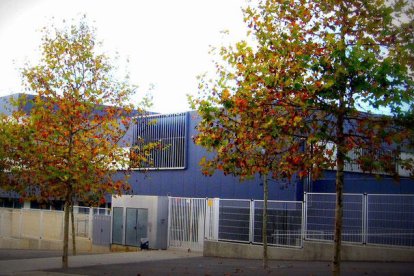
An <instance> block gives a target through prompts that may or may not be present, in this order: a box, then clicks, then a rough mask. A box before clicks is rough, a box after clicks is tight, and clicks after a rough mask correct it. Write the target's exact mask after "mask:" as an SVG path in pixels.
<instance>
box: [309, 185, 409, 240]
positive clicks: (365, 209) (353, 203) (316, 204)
mask: <svg viewBox="0 0 414 276" xmlns="http://www.w3.org/2000/svg"><path fill="white" fill-rule="evenodd" d="M343 198H344V201H343V202H344V204H343V225H342V240H343V241H344V242H351V243H359V244H377V245H389V246H409V247H412V246H414V195H391V194H382V195H380V194H376V195H374V194H370V195H367V194H344V197H343ZM334 222H335V194H324V193H306V194H305V231H304V232H305V238H306V239H307V240H325V241H332V240H333V237H334Z"/></svg>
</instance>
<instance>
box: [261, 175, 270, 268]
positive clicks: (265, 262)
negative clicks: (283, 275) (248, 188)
mask: <svg viewBox="0 0 414 276" xmlns="http://www.w3.org/2000/svg"><path fill="white" fill-rule="evenodd" d="M268 194H269V188H268V184H267V176H266V175H265V176H263V227H262V239H263V268H264V269H267V268H268V256H267V198H268Z"/></svg>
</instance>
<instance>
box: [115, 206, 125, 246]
mask: <svg viewBox="0 0 414 276" xmlns="http://www.w3.org/2000/svg"><path fill="white" fill-rule="evenodd" d="M123 210H124V208H122V207H114V208H113V211H112V243H115V244H122V235H123V232H124V219H123V215H124V212H123Z"/></svg>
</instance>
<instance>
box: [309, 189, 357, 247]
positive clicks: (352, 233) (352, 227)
mask: <svg viewBox="0 0 414 276" xmlns="http://www.w3.org/2000/svg"><path fill="white" fill-rule="evenodd" d="M305 201H306V207H305V208H306V211H305V212H306V238H307V239H308V240H333V238H334V227H335V201H336V195H335V194H317V193H307V194H306V195H305ZM363 232H364V203H363V195H362V194H344V195H343V222H342V240H343V241H347V242H356V243H362V242H363V235H362V234H363Z"/></svg>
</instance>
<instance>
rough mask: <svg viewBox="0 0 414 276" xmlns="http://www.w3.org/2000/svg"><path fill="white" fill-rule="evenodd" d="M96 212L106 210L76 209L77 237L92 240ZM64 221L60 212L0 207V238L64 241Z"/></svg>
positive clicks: (77, 207) (104, 210)
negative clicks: (93, 220)
mask: <svg viewBox="0 0 414 276" xmlns="http://www.w3.org/2000/svg"><path fill="white" fill-rule="evenodd" d="M99 213H105V214H109V209H105V208H89V207H80V206H75V207H74V222H75V223H74V225H75V233H76V236H79V237H86V238H90V239H92V219H93V215H94V214H99ZM63 220H64V212H63V211H56V210H41V209H11V208H0V237H6V238H31V239H40V240H63ZM69 230H70V231H71V227H69Z"/></svg>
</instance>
